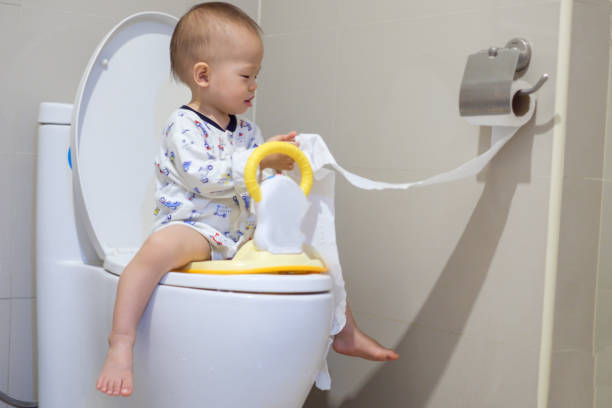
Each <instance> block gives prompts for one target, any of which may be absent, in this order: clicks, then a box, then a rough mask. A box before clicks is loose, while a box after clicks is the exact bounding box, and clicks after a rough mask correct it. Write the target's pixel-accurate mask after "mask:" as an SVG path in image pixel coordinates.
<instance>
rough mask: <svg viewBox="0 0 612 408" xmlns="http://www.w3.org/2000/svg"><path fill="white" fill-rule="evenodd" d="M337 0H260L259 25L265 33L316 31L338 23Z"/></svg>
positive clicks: (340, 12)
mask: <svg viewBox="0 0 612 408" xmlns="http://www.w3.org/2000/svg"><path fill="white" fill-rule="evenodd" d="M339 3H340V2H339V1H338V0H309V1H307V2H305V1H300V0H261V10H262V13H261V26H262V28H263V30H264V33H265V34H266V35H276V34H286V33H295V32H298V31H317V30H319V29H330V28H333V27H335V26H336V25H337V24H338V18H339V16H340V15H341V14H343V13H345V11H346V10H341V9H340V5H339Z"/></svg>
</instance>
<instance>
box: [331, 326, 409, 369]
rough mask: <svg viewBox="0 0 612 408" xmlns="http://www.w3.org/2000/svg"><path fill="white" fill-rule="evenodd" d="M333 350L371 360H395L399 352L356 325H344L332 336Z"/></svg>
mask: <svg viewBox="0 0 612 408" xmlns="http://www.w3.org/2000/svg"><path fill="white" fill-rule="evenodd" d="M333 347H334V350H335V351H336V352H338V353H340V354H346V355H348V356H355V357H361V358H365V359H366V360H372V361H391V360H397V359H398V358H399V354H397V353H396V352H395V351H393V350H391V349H388V348H385V347H383V346H382V345H380V343H378V342H377V341H376V340H374V339H373V338H371V337H369V336H368V335H367V334H365V333H364V332H362V331H361V330H359V328H358V327H357V326H348V325H347V326H345V327H344V329H343V330H342V331H341V332H340V333H338V334H337V335H336V336H335V337H334V344H333Z"/></svg>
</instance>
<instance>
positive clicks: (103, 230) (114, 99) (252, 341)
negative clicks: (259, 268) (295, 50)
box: [36, 13, 333, 408]
mask: <svg viewBox="0 0 612 408" xmlns="http://www.w3.org/2000/svg"><path fill="white" fill-rule="evenodd" d="M175 23H176V19H175V18H174V17H171V16H169V15H166V14H161V13H140V14H136V15H134V16H131V17H129V18H127V19H126V20H124V21H123V22H121V23H120V24H119V25H117V27H115V28H114V29H113V30H112V31H111V32H110V33H109V34H108V35H107V37H106V38H105V39H104V40H103V41H102V43H101V44H100V46H99V47H98V49H97V50H96V52H95V53H94V55H93V57H92V58H91V61H90V63H89V65H88V67H87V69H86V71H85V74H84V77H83V80H82V81H81V85H80V86H79V90H78V92H77V98H76V102H75V105H74V106H73V105H65V104H53V103H50V104H43V105H42V106H41V112H40V117H39V122H40V126H39V148H38V156H39V162H38V180H37V181H38V185H37V205H36V211H37V219H36V225H37V227H36V228H37V232H36V267H37V313H38V317H37V318H38V360H39V368H38V375H39V379H38V386H39V406H40V407H41V408H66V407H87V408H96V407H148V408H156V407H159V408H162V407H163V408H168V407H175V408H181V407H193V406H201V407H211V408H217V407H219V408H221V407H223V408H225V407H240V408H245V407H249V408H257V407H262V408H263V407H265V408H272V407H279V408H290V407H299V406H301V405H302V404H303V402H304V400H305V398H306V396H307V394H308V391H309V390H310V387H311V386H312V384H313V382H314V379H315V376H316V375H317V373H318V372H319V368H320V365H321V362H322V359H323V357H324V355H325V353H326V350H327V347H328V339H329V333H330V329H331V321H332V312H333V297H332V294H331V293H330V290H331V288H332V282H331V279H330V277H329V276H327V275H320V274H314V275H290V276H289V275H233V276H222V275H200V274H185V273H179V272H170V273H168V274H167V275H166V276H165V277H164V278H163V279H162V281H161V282H160V285H158V287H157V289H156V290H155V292H154V293H153V296H152V298H151V301H150V302H149V305H148V307H147V309H146V311H145V314H144V316H143V318H142V321H141V323H140V326H139V328H138V335H137V342H136V346H135V357H134V358H135V361H134V371H135V391H134V394H133V395H132V396H131V397H129V398H121V397H109V396H106V395H104V394H102V393H100V392H98V391H97V390H96V389H95V382H96V379H97V376H98V374H99V370H100V368H101V367H102V363H103V361H104V357H105V354H106V350H107V337H108V334H109V332H110V327H111V320H112V312H113V303H114V297H115V290H116V286H117V282H118V277H119V275H120V273H121V271H122V269H123V267H124V266H125V265H126V264H127V262H128V261H129V260H130V259H131V257H132V256H133V254H134V253H135V251H136V250H137V248H138V247H139V246H140V244H141V243H142V242H143V241H144V239H145V237H146V235H147V234H148V232H149V231H150V227H151V225H152V222H153V216H152V203H151V199H152V198H151V197H152V189H153V186H154V179H153V158H154V156H155V153H156V152H157V143H158V137H157V135H158V134H159V132H161V126H162V124H163V123H164V121H165V120H166V117H167V116H168V114H169V113H170V112H171V110H172V109H174V108H176V107H177V106H180V105H181V104H182V103H184V101H185V100H186V98H187V96H188V95H187V94H186V93H185V90H184V89H182V88H180V87H178V86H177V85H173V84H172V83H171V82H170V74H169V60H168V44H169V39H170V36H171V33H172V29H173V27H174V24H175ZM69 148H70V149H71V153H72V154H71V153H70V152H69Z"/></svg>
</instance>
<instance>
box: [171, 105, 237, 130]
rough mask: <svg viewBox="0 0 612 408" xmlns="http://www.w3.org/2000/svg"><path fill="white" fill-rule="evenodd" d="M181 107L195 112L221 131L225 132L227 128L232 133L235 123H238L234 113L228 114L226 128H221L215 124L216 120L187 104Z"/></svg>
mask: <svg viewBox="0 0 612 408" xmlns="http://www.w3.org/2000/svg"><path fill="white" fill-rule="evenodd" d="M181 109H187V110H189V111H191V112H193V113H195V114H196V115H198V116H199V117H200V119H202V120H203V121H204V122H206V123H208V124H209V125H211V126H214V127H216V128H217V129H219V130H220V131H222V132H225V131H226V130H229V131H230V132H232V133H233V132H234V131H235V130H236V125H237V123H238V121H237V120H236V115H229V117H230V121H229V123H228V124H227V129H223V128H222V127H221V126H219V125H218V124H217V122H215V121H214V120H212V119H210V118H209V117H208V116H206V115H203V114H202V113H200V112H198V111H197V110H195V109H192V108H190V107H189V106H187V105H183V106H181Z"/></svg>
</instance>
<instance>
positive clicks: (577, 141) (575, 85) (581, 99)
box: [565, 3, 610, 178]
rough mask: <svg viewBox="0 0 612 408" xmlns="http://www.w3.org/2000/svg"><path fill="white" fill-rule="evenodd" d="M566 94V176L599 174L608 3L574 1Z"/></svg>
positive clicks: (603, 123)
mask: <svg viewBox="0 0 612 408" xmlns="http://www.w3.org/2000/svg"><path fill="white" fill-rule="evenodd" d="M573 18H574V22H573V24H574V25H575V26H576V27H581V26H588V27H589V29H588V30H586V29H582V30H581V29H575V30H573V35H572V64H571V68H570V75H571V81H570V86H569V95H568V98H569V99H568V118H567V120H568V121H567V140H566V155H565V175H566V177H594V178H602V177H603V176H602V174H603V152H604V132H605V119H604V118H605V115H606V109H607V108H606V101H607V89H608V87H607V80H608V71H609V68H608V61H609V41H610V31H609V27H608V26H609V13H608V6H607V5H605V6H603V5H599V6H598V5H596V4H595V3H588V4H587V3H576V4H575V6H574V10H573Z"/></svg>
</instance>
